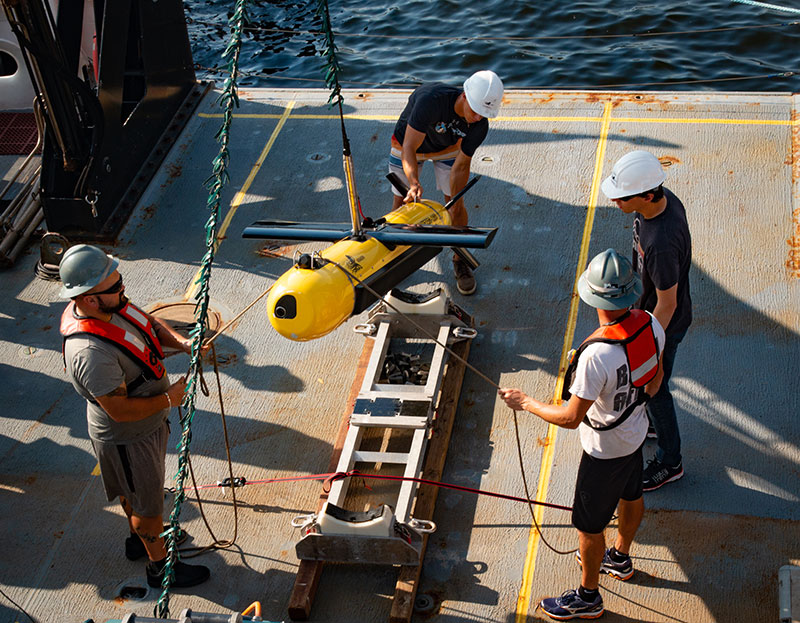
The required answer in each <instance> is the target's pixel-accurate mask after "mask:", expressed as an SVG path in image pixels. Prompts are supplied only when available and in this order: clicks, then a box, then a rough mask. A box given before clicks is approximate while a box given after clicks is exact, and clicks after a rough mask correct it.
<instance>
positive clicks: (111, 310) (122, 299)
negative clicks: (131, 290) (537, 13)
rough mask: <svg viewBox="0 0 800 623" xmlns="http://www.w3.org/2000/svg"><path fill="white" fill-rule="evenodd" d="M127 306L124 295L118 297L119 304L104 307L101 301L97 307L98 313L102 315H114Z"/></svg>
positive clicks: (126, 298)
mask: <svg viewBox="0 0 800 623" xmlns="http://www.w3.org/2000/svg"><path fill="white" fill-rule="evenodd" d="M127 304H128V297H127V296H125V295H124V294H120V295H119V302H118V303H117V304H116V305H106V304H105V303H103V302H102V301H101V302H100V305H99V306H98V307H99V309H100V311H101V312H103V313H104V314H116V313H117V312H118V311H119V310H120V309H122V308H123V307H125V306H126V305H127Z"/></svg>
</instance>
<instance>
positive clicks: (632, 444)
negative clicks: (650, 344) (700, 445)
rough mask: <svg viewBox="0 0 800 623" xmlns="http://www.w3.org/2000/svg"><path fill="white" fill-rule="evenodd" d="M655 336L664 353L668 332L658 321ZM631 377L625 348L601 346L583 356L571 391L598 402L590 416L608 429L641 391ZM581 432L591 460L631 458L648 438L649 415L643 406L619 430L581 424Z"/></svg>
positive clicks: (591, 345) (654, 322) (617, 345)
mask: <svg viewBox="0 0 800 623" xmlns="http://www.w3.org/2000/svg"><path fill="white" fill-rule="evenodd" d="M651 316H652V314H651ZM653 333H654V334H655V337H656V342H657V344H658V352H659V353H661V352H662V351H663V350H664V329H663V328H662V327H661V325H660V324H659V323H658V320H656V319H655V318H653ZM630 376H631V375H630V369H629V368H628V360H627V358H626V357H625V347H624V346H622V345H621V344H605V343H602V342H597V343H595V344H590V345H589V346H587V347H586V350H584V351H583V352H582V353H581V357H580V359H579V360H578V367H577V369H576V370H575V380H574V381H573V383H572V385H571V386H570V388H569V391H570V393H571V394H573V395H574V396H578V397H579V398H583V399H584V400H594V403H593V404H592V406H591V407H589V411H588V412H587V413H586V415H587V416H588V418H589V420H591V421H592V423H594V424H595V425H597V426H605V425H607V424H610V423H611V422H613V421H615V420H616V419H617V418H618V417H619V416H620V414H621V413H622V412H623V411H624V410H625V409H626V408H627V406H628V405H629V404H631V402H633V400H634V399H635V398H636V392H637V390H636V388H635V387H633V386H632V385H631V384H630ZM578 432H579V433H580V436H581V445H582V446H583V449H584V450H585V451H586V453H587V454H588V455H590V456H593V457H595V458H598V459H615V458H617V457H621V456H627V455H629V454H631V453H632V452H635V451H636V449H637V448H638V447H639V446H640V445H642V442H643V441H644V438H645V436H646V435H647V414H646V412H645V408H644V405H639V406H638V407H637V408H636V409H635V410H634V412H633V413H632V414H631V416H630V417H629V418H628V419H627V420H625V421H624V422H623V423H622V424H620V425H619V426H617V427H616V428H612V429H611V430H607V431H599V430H595V429H593V428H592V427H591V426H587V425H586V423H584V422H581V423H580V426H578Z"/></svg>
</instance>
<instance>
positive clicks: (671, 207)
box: [601, 150, 692, 491]
mask: <svg viewBox="0 0 800 623" xmlns="http://www.w3.org/2000/svg"><path fill="white" fill-rule="evenodd" d="M666 177H667V176H666V174H665V173H664V169H663V167H662V166H661V163H660V162H659V161H658V158H656V157H655V156H654V155H653V154H651V153H650V152H647V151H643V150H635V151H631V152H629V153H627V154H625V155H624V156H622V157H621V158H620V159H619V160H617V162H616V163H615V164H614V168H613V169H612V171H611V175H610V176H609V177H607V178H606V179H605V180H604V181H603V184H602V186H601V188H602V190H603V192H604V193H605V195H606V196H607V197H608V198H609V199H611V201H613V202H614V204H616V206H617V207H618V208H619V209H620V210H622V211H623V212H624V213H625V214H635V215H636V216H635V218H634V220H633V267H634V269H635V270H636V272H638V273H639V274H640V275H641V277H642V286H643V292H642V295H641V297H639V300H638V301H637V302H636V305H635V306H634V307H636V308H638V309H644V310H647V311H649V312H652V313H653V315H654V316H655V317H656V318H657V319H658V321H659V322H660V323H661V325H662V326H663V327H664V329H665V330H666V334H667V342H666V346H665V347H664V380H663V383H662V384H661V389H660V390H659V391H658V393H657V394H656V395H655V396H653V398H652V399H651V400H650V402H648V404H647V413H648V415H649V417H650V423H651V424H652V428H653V430H652V431H651V432H650V433H648V437H652V436H655V437H656V440H657V441H656V443H657V447H656V454H655V456H654V457H653V458H652V459H651V460H649V461H648V466H647V467H646V468H645V470H644V490H645V491H653V490H655V489H658V488H660V487H662V486H664V485H665V484H667V483H669V482H674V481H675V480H678V479H679V478H681V477H682V476H683V457H682V456H681V437H680V432H679V430H678V420H677V417H676V414H675V404H674V402H673V400H672V394H671V393H670V390H669V379H670V376H671V375H672V367H673V364H674V363H675V354H676V353H677V350H678V345H679V344H680V343H681V340H683V338H684V336H685V335H686V331H687V330H688V328H689V325H690V324H691V323H692V297H691V294H690V291H689V269H690V267H691V265H692V237H691V235H690V233H689V225H688V222H687V219H686V210H685V208H684V207H683V204H682V203H681V201H680V199H678V198H677V197H676V196H675V194H674V193H672V192H671V191H669V190H668V189H666V188H664V187H663V183H664V181H665V180H666Z"/></svg>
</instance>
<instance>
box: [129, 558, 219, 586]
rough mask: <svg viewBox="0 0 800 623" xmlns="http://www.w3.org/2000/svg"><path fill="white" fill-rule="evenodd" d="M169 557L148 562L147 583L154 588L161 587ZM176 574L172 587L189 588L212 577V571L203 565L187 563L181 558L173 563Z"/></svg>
mask: <svg viewBox="0 0 800 623" xmlns="http://www.w3.org/2000/svg"><path fill="white" fill-rule="evenodd" d="M166 562H167V559H166V558H164V559H163V560H159V561H156V562H149V563H147V567H146V570H145V571H146V573H147V585H148V586H150V587H152V588H160V587H161V582H162V581H163V580H164V566H165V564H166ZM173 570H174V571H175V575H174V576H173V578H172V584H170V586H171V587H172V588H188V587H189V586H197V585H198V584H202V583H203V582H205V581H206V580H207V579H208V578H210V577H211V571H209V569H208V567H204V566H203V565H187V564H186V563H185V562H183V561H181V560H176V561H175V564H174V565H173Z"/></svg>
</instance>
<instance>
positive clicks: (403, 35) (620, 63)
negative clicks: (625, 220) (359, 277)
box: [184, 0, 800, 91]
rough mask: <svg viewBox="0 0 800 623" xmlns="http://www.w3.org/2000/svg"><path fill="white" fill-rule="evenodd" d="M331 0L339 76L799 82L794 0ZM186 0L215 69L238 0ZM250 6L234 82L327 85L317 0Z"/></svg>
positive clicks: (633, 84) (349, 79) (645, 84)
mask: <svg viewBox="0 0 800 623" xmlns="http://www.w3.org/2000/svg"><path fill="white" fill-rule="evenodd" d="M329 2H330V14H331V22H332V24H333V28H334V31H335V40H336V44H337V47H338V57H339V62H340V65H341V68H342V75H341V81H342V85H343V86H345V87H348V86H350V87H363V88H379V87H400V86H411V85H415V84H419V83H421V82H425V81H431V80H442V81H445V82H452V83H457V82H459V81H461V80H463V78H465V77H466V76H468V75H469V74H470V73H471V72H473V71H475V70H478V69H493V70H494V71H496V72H497V73H498V75H500V77H501V78H502V79H503V81H504V82H505V84H506V86H507V87H517V88H572V89H575V88H580V89H584V88H618V89H630V90H635V89H643V90H684V91H685V90H725V91H800V76H794V75H791V76H783V75H780V74H785V73H792V72H800V2H799V1H798V0H792V1H791V2H782V3H781V2H780V1H779V0H778V1H776V2H771V3H770V4H778V5H781V6H783V7H788V8H794V9H796V10H797V11H798V12H794V13H792V12H782V11H778V10H774V9H766V8H761V7H754V6H749V5H744V4H739V3H737V2H734V1H732V0H717V1H711V2H688V1H684V2H678V1H675V0H671V1H670V0H666V1H662V2H648V1H638V2H637V1H625V0H614V1H609V0H598V1H595V2H560V1H553V0H550V1H541V2H514V1H509V0H490V1H478V0H472V1H470V2H464V1H463V0H458V1H456V0H409V1H406V2H396V1H395V2H387V1H386V0H372V1H369V2H357V1H354V0H338V1H337V0H329ZM184 5H185V7H186V14H187V19H188V21H189V35H190V39H191V42H192V48H193V52H194V58H195V62H196V64H197V65H198V67H199V69H198V75H199V76H200V77H205V78H212V79H214V78H217V79H219V77H220V73H219V68H221V67H223V66H224V62H223V61H222V59H221V54H222V51H223V50H224V49H225V45H226V43H227V39H228V27H227V18H228V16H229V14H230V11H231V10H232V7H233V2H232V1H230V0H225V1H222V0H191V1H189V0H186V1H185V2H184ZM247 6H248V12H249V15H250V18H251V23H250V27H249V29H248V31H247V33H246V36H245V40H244V44H243V49H242V55H241V63H240V67H241V70H242V71H243V74H244V75H243V76H242V79H241V81H240V84H241V85H242V86H245V87H248V86H249V87H254V86H258V87H293V88H294V87H302V86H309V87H310V86H314V87H321V86H324V83H323V77H324V75H323V70H322V69H321V64H322V59H321V58H320V56H319V55H318V53H319V50H320V49H321V47H322V44H323V42H322V36H321V35H318V34H313V33H310V32H308V31H319V30H320V29H321V21H320V19H319V17H318V16H317V15H316V13H315V10H316V6H317V3H316V1H315V0H311V1H308V2H289V1H287V0H273V1H271V2H267V1H264V0H260V1H253V2H249V3H248V4H247ZM275 30H282V31H288V32H275ZM699 31H707V32H699ZM664 33H667V34H664Z"/></svg>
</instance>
